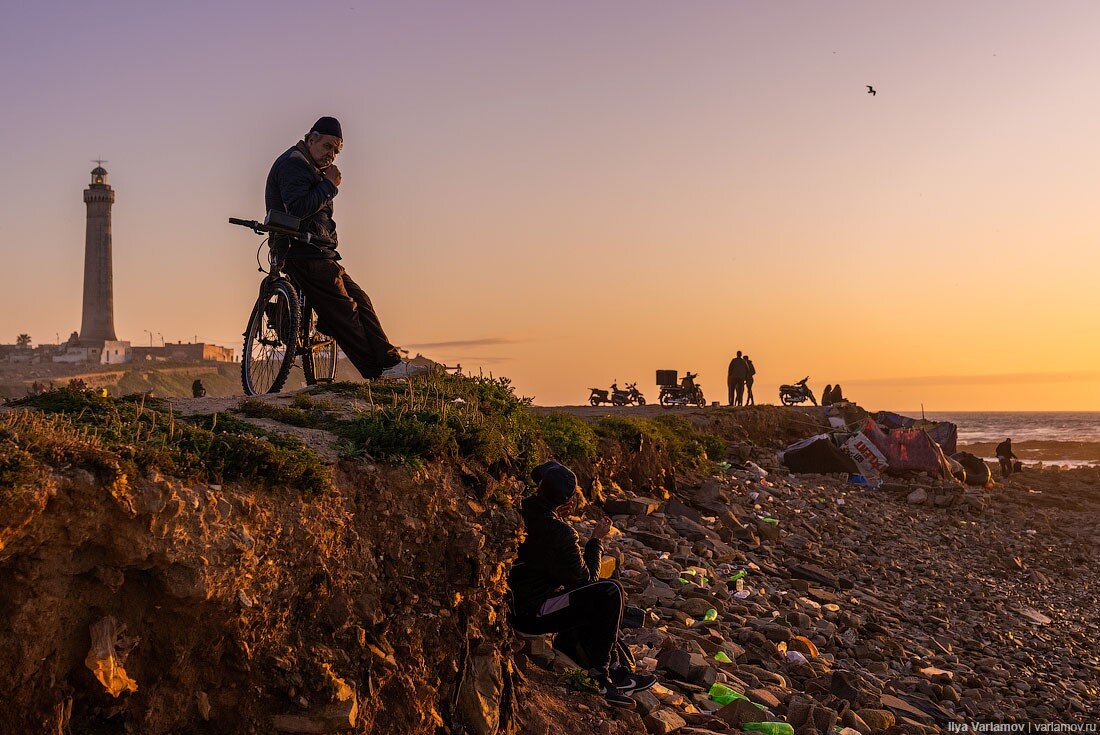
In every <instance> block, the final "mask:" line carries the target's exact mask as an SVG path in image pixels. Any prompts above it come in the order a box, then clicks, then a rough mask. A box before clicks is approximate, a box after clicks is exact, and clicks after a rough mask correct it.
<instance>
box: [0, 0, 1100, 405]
mask: <svg viewBox="0 0 1100 735" xmlns="http://www.w3.org/2000/svg"><path fill="white" fill-rule="evenodd" d="M1098 28H1100V4H1098V3H1095V2H1058V3H1038V2H1027V3H1024V2H993V1H989V2H964V3H959V2H923V3H912V2H904V3H903V2H832V3H820V2H791V3H782V2H759V3H739V2H731V1H728V0H727V1H724V2H683V3H670V2H667V1H662V2H640V1H636V0H631V1H630V2H625V1H624V2H599V3H588V2H585V3H581V2H552V3H551V2H545V3H534V2H522V3H516V2H462V3H454V2H430V3H428V2H400V3H397V2H395V3H385V4H383V3H363V2H357V1H355V0H351V1H349V2H343V3H336V4H329V5H324V6H318V5H316V4H307V3H300V2H298V3H287V2H263V3H259V2H254V3H240V2H218V3H213V2H189V3H173V4H162V3H149V2H142V3H139V2H132V3H122V2H110V1H109V0H108V1H104V2H99V3H94V4H86V3H64V4H60V3H50V2H36V3H33V4H24V5H22V6H21V7H17V8H11V9H7V8H6V9H5V10H4V11H3V18H2V22H0V68H2V69H3V70H4V71H3V75H2V76H0V99H2V100H3V102H4V103H3V105H2V106H0V129H2V130H3V131H4V132H5V133H6V138H7V139H8V140H9V141H10V142H11V143H10V145H9V153H8V158H7V165H8V172H9V173H8V175H7V176H6V177H4V178H3V179H0V237H3V241H4V243H5V245H4V248H5V254H6V255H8V257H7V258H6V261H7V262H6V266H7V268H8V270H9V272H10V273H12V274H15V276H16V277H14V278H11V283H9V284H8V285H7V286H6V287H5V290H4V295H3V297H0V298H2V299H3V305H4V306H7V307H8V308H4V309H2V310H0V341H4V342H9V341H12V340H13V339H14V336H15V334H17V333H19V332H28V333H30V334H31V335H32V337H34V339H35V341H36V342H39V341H47V342H49V341H53V339H54V335H55V333H60V335H61V337H62V338H64V337H65V335H66V334H67V333H68V332H69V331H71V330H73V329H76V328H78V326H79V322H80V315H79V309H80V287H81V274H82V257H83V255H82V247H83V218H84V207H83V204H82V202H81V194H80V192H81V189H82V188H83V187H84V186H85V185H86V184H87V181H88V171H89V170H90V169H91V167H92V166H93V164H92V163H91V159H93V158H96V157H98V156H102V157H103V158H106V159H107V160H108V161H109V162H108V164H107V169H108V170H109V171H110V172H111V183H112V184H113V185H114V186H115V188H116V190H117V191H118V201H117V204H116V205H115V213H114V214H115V219H114V244H115V263H116V269H115V282H116V324H117V327H118V331H119V334H120V337H123V338H129V339H131V340H134V341H135V342H144V341H146V340H147V336H146V335H145V333H144V330H146V329H148V330H152V331H153V332H155V333H160V334H163V335H164V336H165V338H166V339H169V340H176V339H185V340H187V339H191V338H192V337H193V336H195V335H198V336H199V337H200V339H208V340H213V341H218V342H221V343H226V344H235V343H236V342H237V340H238V337H237V335H238V334H239V332H240V331H241V328H242V323H243V320H244V318H245V316H246V314H247V311H248V307H249V304H250V302H251V300H252V298H254V293H255V288H256V283H257V274H256V272H255V268H254V266H253V265H252V263H253V260H252V258H253V251H254V249H255V244H256V243H255V242H254V241H253V240H252V239H251V238H250V237H249V236H248V233H246V232H244V231H240V230H236V229H235V228H230V227H229V226H228V225H226V224H224V223H225V219H226V217H229V216H244V217H257V218H258V217H262V214H263V212H262V193H263V192H262V187H263V180H264V177H265V176H266V173H267V169H268V167H269V166H270V163H271V161H272V160H273V159H274V158H275V156H277V155H278V154H279V153H280V152H281V151H283V150H284V149H285V148H287V147H288V146H289V145H291V144H293V143H294V142H295V140H297V138H298V137H299V136H300V135H301V134H302V133H303V132H304V131H305V130H306V129H307V128H308V126H309V125H310V124H311V123H312V121H313V120H314V119H315V118H316V117H317V116H319V115H321V114H333V115H336V116H338V117H340V118H341V120H342V122H343V126H344V131H345V143H346V147H345V152H344V154H343V155H342V156H341V158H340V161H339V164H340V166H341V168H342V169H343V171H344V178H345V183H344V186H343V187H342V190H341V194H340V196H339V197H338V198H337V208H336V219H337V221H338V222H339V225H340V230H341V233H342V241H343V243H344V246H343V249H344V250H345V251H346V252H345V259H346V265H347V267H348V269H349V270H350V271H351V272H352V273H353V274H354V275H355V276H356V277H357V279H358V280H359V281H360V282H362V283H363V284H364V285H366V286H367V289H368V291H369V292H370V293H371V295H372V297H373V298H374V299H375V302H376V304H377V305H378V307H379V311H380V313H381V315H382V318H383V321H384V323H385V324H386V326H387V329H388V330H389V331H390V333H391V336H392V337H393V338H394V340H395V341H397V342H398V343H401V344H417V343H427V344H438V343H458V344H457V345H454V346H452V347H442V348H436V350H437V352H436V353H435V354H436V356H438V357H440V358H442V359H446V360H448V361H452V362H453V361H455V360H462V361H465V362H466V363H467V364H484V365H485V366H486V367H487V368H489V369H493V370H495V371H497V372H505V373H508V374H509V375H512V376H513V377H514V378H515V379H516V381H517V384H518V385H519V386H520V387H521V389H523V390H524V391H525V392H527V393H533V394H535V395H536V397H538V398H539V399H540V400H541V401H546V402H562V401H569V400H574V401H575V400H580V399H582V398H583V397H584V396H583V395H580V393H583V392H584V391H583V389H584V388H585V387H588V385H589V384H590V383H591V384H592V385H596V384H602V383H608V382H610V381H611V380H612V379H615V378H618V379H619V380H639V381H640V382H641V383H642V384H643V385H648V384H649V383H651V382H652V371H653V369H655V368H657V367H671V368H678V369H680V370H683V369H687V368H690V369H692V370H701V371H703V378H704V380H706V381H707V383H706V384H707V385H708V386H709V387H710V388H712V389H713V390H714V391H715V392H717V391H718V389H719V386H720V385H721V383H722V382H723V371H724V365H725V362H726V361H727V360H728V355H729V353H730V352H731V350H732V349H736V348H745V349H746V350H749V351H750V352H755V353H756V354H755V355H754V357H755V358H756V361H757V364H758V366H765V368H766V369H765V370H763V371H762V373H763V376H764V377H763V378H762V382H763V383H764V384H765V385H766V386H768V387H767V388H766V390H767V391H768V392H769V393H770V392H773V390H774V384H777V383H779V382H786V381H790V380H794V379H798V378H800V377H802V375H804V374H806V373H811V374H812V375H814V376H819V380H815V382H820V383H821V385H823V384H824V383H825V382H835V381H836V380H842V381H845V382H846V383H847V382H850V381H855V382H857V383H858V382H859V381H865V384H864V385H865V391H866V394H867V395H868V396H873V397H874V401H878V402H881V403H883V404H888V405H895V406H897V405H901V404H904V405H916V403H917V402H918V401H919V400H923V399H925V398H927V399H928V400H927V401H925V402H926V403H936V404H938V406H937V407H939V408H941V409H946V408H990V407H1004V408H1029V407H1033V408H1061V407H1066V408H1100V381H1097V379H1096V373H1095V369H1096V368H1095V366H1096V364H1097V360H1098V359H1100V347H1096V346H1094V345H1092V343H1091V342H1092V341H1089V340H1082V339H1081V338H1080V335H1082V334H1084V333H1087V332H1088V331H1089V330H1092V331H1093V332H1094V331H1095V324H1096V320H1097V318H1098V317H1100V298H1098V297H1097V295H1096V290H1095V285H1094V281H1095V276H1096V273H1097V272H1098V269H1100V256H1098V255H1097V252H1098V250H1097V248H1096V242H1097V238H1098V237H1100V228H1098V226H1097V223H1096V220H1095V217H1094V216H1093V215H1092V214H1091V210H1092V209H1095V206H1096V205H1095V201H1096V199H1097V194H1098V193H1100V186H1098V184H1100V181H1098V178H1100V174H1098V172H1100V150H1098V146H1097V144H1096V130H1095V128H1096V120H1097V119H1098V118H1100V96H1098V95H1096V94H1094V91H1095V90H1096V89H1097V86H1098V83H1100V55H1098V54H1097V53H1096V51H1095V42H1096V31H1097V29H1098ZM864 84H874V85H875V86H876V88H877V89H878V90H879V94H878V96H877V97H874V98H871V97H869V96H867V95H866V94H865V90H864V86H863V85H864ZM900 295H905V296H907V297H908V298H909V299H912V300H913V301H915V302H917V303H920V304H922V310H916V309H912V310H903V309H901V308H900V307H899V306H898V305H897V302H894V304H893V305H891V306H887V305H886V303H885V302H884V300H885V299H888V298H891V297H897V296H900ZM32 305H33V308H31V306H32ZM1001 314H1008V315H1009V318H1010V320H1011V323H1012V325H1013V330H1015V331H1014V332H1013V333H1014V334H1017V335H1026V343H1027V348H1026V349H1022V348H1021V345H1020V342H1019V339H1018V338H1016V337H1013V338H1006V335H1005V334H1004V333H1003V330H998V329H996V327H995V325H996V324H997V323H998V320H1000V319H1001V318H1002V317H1001V316H1000V315H1001ZM836 334H839V335H840V336H839V337H837V336H830V335H836ZM563 356H564V357H563ZM1090 371H1093V372H1090ZM1044 373H1050V374H1051V376H1052V377H1051V379H1050V381H1049V384H1043V383H1039V384H1036V383H1035V382H1034V381H1031V382H1029V383H1028V384H1027V385H1028V387H1027V389H1026V391H1020V392H1016V391H1015V390H1014V387H1013V386H1014V384H1012V382H1011V379H1010V378H1005V377H1003V376H1011V375H1017V374H1028V375H1032V376H1034V375H1036V374H1039V375H1041V374H1044ZM975 375H983V376H984V375H988V376H992V377H991V378H990V380H989V381H988V386H987V388H985V389H982V388H975V387H974V386H973V385H972V384H971V383H972V380H973V376H975ZM1067 375H1069V376H1077V377H1071V378H1070V379H1067V378H1066V377H1065V376H1067ZM928 376H939V377H938V378H937V380H940V382H939V383H936V384H934V385H928V384H927V383H920V389H919V391H916V389H910V388H909V387H908V386H910V381H907V380H905V379H906V378H910V377H917V378H922V379H927V378H928ZM997 376H1002V377H1000V378H998V377H997ZM1056 376H1060V377H1056ZM1082 376H1084V377H1082ZM918 382H919V381H918ZM1006 385H1007V387H1006ZM1036 386H1037V387H1036ZM906 391H908V392H906ZM983 391H984V392H983ZM1006 396H1007V397H1006ZM715 397H717V396H715ZM856 397H857V398H858V397H859V396H858V395H857V396H856ZM874 401H872V402H874Z"/></svg>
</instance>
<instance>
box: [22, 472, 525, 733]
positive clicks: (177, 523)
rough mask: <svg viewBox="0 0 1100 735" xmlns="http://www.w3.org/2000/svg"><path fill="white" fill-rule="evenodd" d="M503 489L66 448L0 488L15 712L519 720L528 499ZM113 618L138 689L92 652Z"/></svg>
mask: <svg viewBox="0 0 1100 735" xmlns="http://www.w3.org/2000/svg"><path fill="white" fill-rule="evenodd" d="M498 489H499V488H493V490H494V491H495V490H498ZM485 494H486V493H484V491H482V492H475V491H473V490H471V489H469V488H468V487H467V486H466V485H464V484H463V483H462V482H460V481H457V480H456V478H455V477H454V476H453V474H452V473H451V472H450V471H449V470H448V469H447V468H445V467H443V466H439V465H436V466H430V467H427V468H425V469H421V470H419V471H412V470H409V469H404V468H381V467H378V466H374V465H367V464H363V463H356V464H354V465H347V466H342V467H339V468H337V473H336V482H335V489H334V491H333V492H331V493H329V494H326V495H325V496H323V497H318V498H314V499H304V498H302V497H301V496H299V495H298V494H296V493H295V492H294V491H293V489H289V488H288V489H286V490H285V491H279V492H270V491H265V492H252V491H249V490H247V489H245V488H240V487H236V488H235V487H221V486H210V485H204V484H185V483H183V482H180V481H177V480H174V479H172V478H166V477H162V476H160V475H157V474H153V475H152V476H149V477H140V478H133V479H127V480H125V481H121V482H115V483H113V484H111V485H104V483H103V482H102V481H100V480H99V479H97V477H96V476H95V475H94V474H93V473H91V472H89V471H87V470H85V469H82V468H64V469H59V470H58V471H56V472H55V473H53V475H52V476H51V477H50V478H49V479H48V480H47V481H45V482H43V483H41V484H40V485H39V486H38V487H37V488H36V489H35V490H34V491H33V492H27V493H22V494H20V495H18V496H17V497H7V498H5V502H3V503H2V504H0V527H2V528H4V529H5V530H4V536H3V541H4V545H3V548H2V549H0V618H2V619H3V621H4V622H3V623H2V624H0V642H2V644H0V659H2V660H0V672H2V673H0V680H4V681H3V684H2V688H3V690H4V691H5V692H6V694H5V705H4V708H5V710H7V712H8V715H7V716H6V717H5V718H3V722H2V723H0V730H4V731H7V732H13V733H14V732H64V731H66V728H69V729H71V731H72V732H141V733H148V734H150V735H153V734H155V733H169V732H172V733H179V732H213V731H217V732H242V733H244V732H270V731H271V730H272V723H273V722H274V723H275V725H276V727H277V728H278V729H282V730H284V731H287V732H330V731H331V732H336V731H352V732H371V731H372V728H374V726H375V725H380V724H381V723H382V722H383V721H384V722H385V725H386V728H385V729H386V731H387V732H393V733H429V732H436V731H439V730H440V729H441V728H444V727H449V728H452V729H456V728H458V727H462V726H465V727H467V728H468V729H469V731H470V732H480V733H492V732H511V731H514V730H515V717H514V706H513V682H512V674H511V667H510V664H509V661H510V658H509V657H508V656H505V655H502V651H503V650H504V649H505V648H506V647H507V646H508V645H509V636H508V635H507V632H506V630H505V627H506V626H505V622H504V620H503V619H502V610H503V604H502V601H503V594H504V584H503V582H504V574H505V568H506V567H505V564H506V562H507V560H508V559H509V558H510V556H511V555H512V554H513V553H514V547H515V543H516V540H517V533H516V531H517V519H516V516H515V514H514V513H513V512H512V511H510V510H508V509H507V508H505V507H501V506H499V505H497V504H494V503H491V502H488V503H487V502H484V501H483V500H482V499H481V498H482V497H484V495H485ZM107 619H113V620H114V621H117V625H116V626H115V628H116V631H117V636H116V639H115V640H114V641H111V642H110V643H112V644H113V646H114V650H115V651H116V656H117V658H116V663H117V664H119V665H121V667H122V669H123V670H124V672H125V676H126V677H128V678H129V679H132V681H133V682H134V683H135V684H136V691H133V692H125V693H122V694H121V695H120V696H118V697H114V696H112V695H111V694H110V693H109V692H108V686H107V685H105V684H104V683H103V682H101V681H98V680H97V679H96V678H95V675H94V674H93V671H92V668H90V667H89V666H88V665H86V658H89V652H90V650H91V649H92V648H93V640H92V638H93V636H92V634H91V632H90V631H91V628H92V626H94V625H96V624H98V623H100V622H101V621H104V620H107ZM89 661H92V659H91V658H89ZM109 663H110V662H108V664H106V665H109ZM93 668H94V667H93Z"/></svg>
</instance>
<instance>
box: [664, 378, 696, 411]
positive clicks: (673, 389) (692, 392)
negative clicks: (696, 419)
mask: <svg viewBox="0 0 1100 735" xmlns="http://www.w3.org/2000/svg"><path fill="white" fill-rule="evenodd" d="M698 377H699V373H692V372H688V373H685V374H684V377H683V378H682V379H681V380H680V384H679V385H662V386H661V395H660V397H659V398H658V399H657V400H658V402H659V403H660V404H661V405H662V406H690V405H692V404H694V405H696V406H698V407H699V408H702V407H703V406H705V405H707V402H706V400H705V399H704V398H703V386H701V385H696V384H695V379H696V378H698Z"/></svg>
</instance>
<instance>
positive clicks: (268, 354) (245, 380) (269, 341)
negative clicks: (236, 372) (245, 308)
mask: <svg viewBox="0 0 1100 735" xmlns="http://www.w3.org/2000/svg"><path fill="white" fill-rule="evenodd" d="M301 318H302V315H301V312H300V311H299V308H298V294H296V293H295V292H294V288H293V287H292V286H291V285H290V283H289V282H288V281H285V280H283V279H278V280H276V281H274V282H273V283H271V284H270V285H267V286H265V287H264V289H263V290H262V291H261V292H260V297H259V298H258V299H256V305H255V306H254V307H253V308H252V315H251V316H250V317H249V318H248V326H247V327H246V328H245V332H244V350H243V351H242V352H241V386H242V387H243V388H244V392H245V394H246V395H250V396H256V395H260V394H262V393H278V392H279V390H280V389H281V388H282V387H283V384H284V383H285V382H286V379H287V376H288V375H290V366H291V365H293V364H294V355H295V353H296V352H297V348H298V329H299V327H300V324H301Z"/></svg>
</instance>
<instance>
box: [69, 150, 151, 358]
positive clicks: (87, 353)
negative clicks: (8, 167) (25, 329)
mask: <svg viewBox="0 0 1100 735" xmlns="http://www.w3.org/2000/svg"><path fill="white" fill-rule="evenodd" d="M96 163H97V164H98V165H97V166H96V167H95V168H93V169H92V183H91V184H89V185H88V188H87V189H85V190H84V203H85V204H87V205H88V225H87V229H86V230H85V232H84V313H83V316H82V317H81V320H80V333H79V334H77V333H76V332H73V336H72V337H70V338H69V341H68V342H67V343H66V344H65V347H64V349H63V350H62V351H61V352H60V353H59V354H58V355H55V356H54V358H53V360H54V362H93V363H95V362H97V363H100V364H114V363H120V362H130V360H131V359H132V357H133V351H132V349H131V347H130V343H129V342H123V341H120V340H119V339H118V338H117V337H116V336H115V295H114V275H113V274H112V271H111V205H112V204H114V203H115V192H114V189H112V188H111V186H110V184H108V183H107V169H105V168H103V163H104V161H96Z"/></svg>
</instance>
